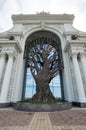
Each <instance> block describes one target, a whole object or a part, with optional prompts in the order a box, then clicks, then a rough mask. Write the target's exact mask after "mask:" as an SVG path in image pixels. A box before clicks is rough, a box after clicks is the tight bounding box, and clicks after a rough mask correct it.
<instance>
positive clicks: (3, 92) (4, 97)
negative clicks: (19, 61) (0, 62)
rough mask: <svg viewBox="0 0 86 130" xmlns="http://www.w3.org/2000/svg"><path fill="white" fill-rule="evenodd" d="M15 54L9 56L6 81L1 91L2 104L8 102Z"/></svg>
mask: <svg viewBox="0 0 86 130" xmlns="http://www.w3.org/2000/svg"><path fill="white" fill-rule="evenodd" d="M13 58H14V56H13V54H8V63H7V67H6V71H5V75H4V80H3V83H2V90H1V102H3V103H5V102H6V101H7V94H8V89H9V83H10V77H11V71H12V65H13Z"/></svg>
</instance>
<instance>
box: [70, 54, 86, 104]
mask: <svg viewBox="0 0 86 130" xmlns="http://www.w3.org/2000/svg"><path fill="white" fill-rule="evenodd" d="M72 60H73V64H74V71H75V78H76V83H77V91H78V96H79V102H86V97H85V92H84V87H83V82H82V77H81V73H80V69H79V64H78V60H77V54H73V55H72Z"/></svg>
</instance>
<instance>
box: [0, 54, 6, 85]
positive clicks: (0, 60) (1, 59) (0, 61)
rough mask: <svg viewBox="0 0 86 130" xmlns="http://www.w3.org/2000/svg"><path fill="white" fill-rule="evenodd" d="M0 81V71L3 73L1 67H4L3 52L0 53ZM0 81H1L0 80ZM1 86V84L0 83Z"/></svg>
mask: <svg viewBox="0 0 86 130" xmlns="http://www.w3.org/2000/svg"><path fill="white" fill-rule="evenodd" d="M0 56H1V57H0V81H1V78H2V73H3V69H4V64H5V54H4V53H3V54H0ZM0 83H1V82H0ZM0 87H1V84H0Z"/></svg>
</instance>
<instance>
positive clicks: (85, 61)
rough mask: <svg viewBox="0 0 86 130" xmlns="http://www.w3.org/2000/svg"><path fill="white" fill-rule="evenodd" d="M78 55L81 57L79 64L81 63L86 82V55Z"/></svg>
mask: <svg viewBox="0 0 86 130" xmlns="http://www.w3.org/2000/svg"><path fill="white" fill-rule="evenodd" d="M80 55H81V63H82V67H83V72H84V77H85V80H86V55H85V53H80Z"/></svg>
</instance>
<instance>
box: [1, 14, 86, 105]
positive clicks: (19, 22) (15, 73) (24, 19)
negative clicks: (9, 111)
mask: <svg viewBox="0 0 86 130" xmlns="http://www.w3.org/2000/svg"><path fill="white" fill-rule="evenodd" d="M12 20H13V24H14V26H13V28H12V29H10V30H8V31H7V32H4V33H1V34H0V104H4V103H11V102H16V101H20V100H22V97H23V96H22V95H24V82H25V70H26V58H25V54H26V52H27V50H28V49H29V48H30V46H31V45H32V43H33V42H34V41H35V40H37V38H38V40H40V39H41V40H43V39H47V42H48V43H49V42H50V44H52V45H54V44H55V46H54V47H56V44H59V45H60V49H61V52H62V57H61V59H60V60H63V65H64V68H63V70H62V73H61V75H60V76H61V89H62V96H63V98H64V99H65V100H66V101H69V102H72V103H74V104H77V105H79V106H81V107H85V106H86V33H84V32H81V31H79V30H77V29H75V28H74V27H73V26H72V23H73V20H74V15H68V14H63V15H56V14H49V13H45V12H42V13H37V14H31V15H23V14H20V15H13V16H12ZM37 42H38V41H37ZM37 42H36V43H37ZM36 43H35V44H36ZM27 44H28V45H29V46H28V47H29V48H28V47H27Z"/></svg>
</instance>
